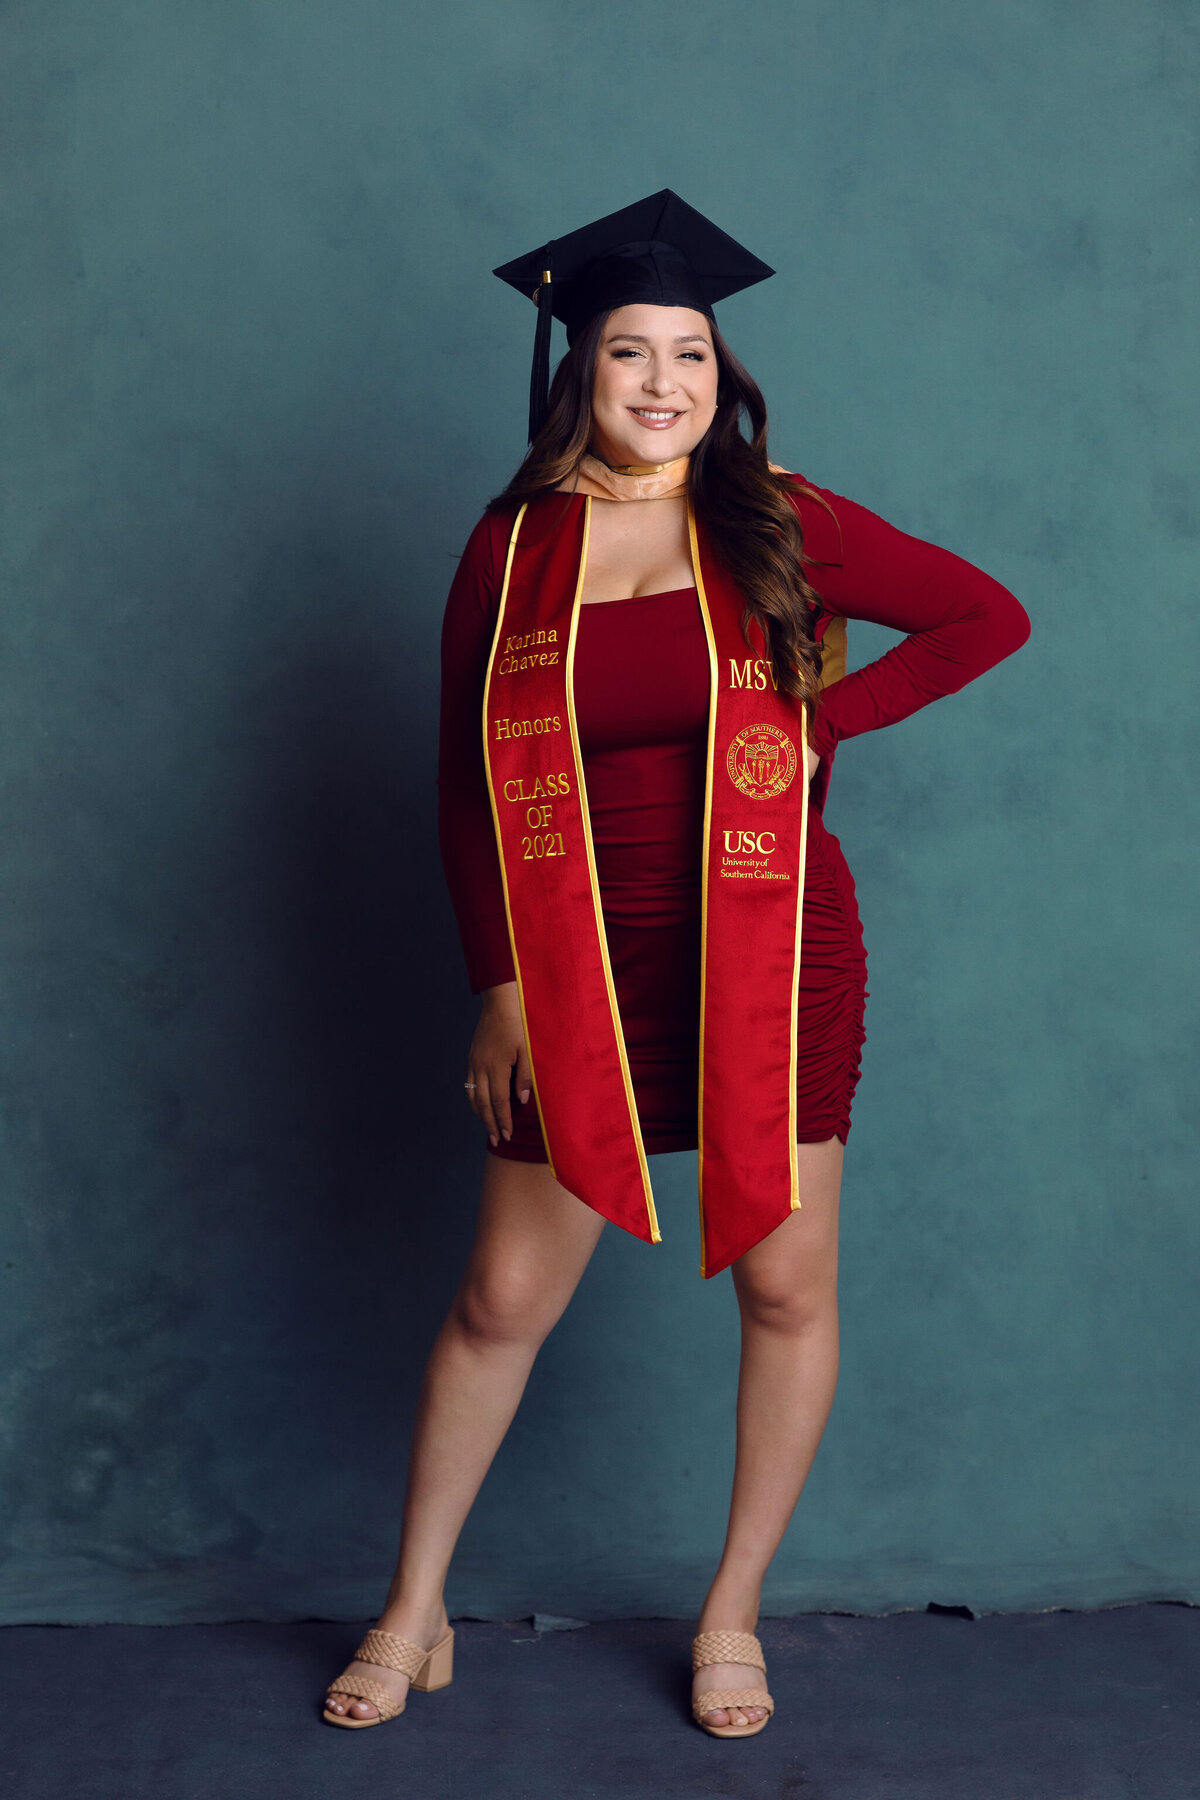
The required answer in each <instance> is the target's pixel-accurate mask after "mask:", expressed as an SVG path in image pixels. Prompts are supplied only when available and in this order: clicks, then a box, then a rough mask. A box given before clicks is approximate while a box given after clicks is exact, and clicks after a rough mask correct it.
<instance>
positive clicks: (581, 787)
mask: <svg viewBox="0 0 1200 1800" xmlns="http://www.w3.org/2000/svg"><path fill="white" fill-rule="evenodd" d="M591 530H592V500H591V495H590V494H589V495H587V496H585V498H584V502H583V545H582V548H581V550H580V553H579V575H578V578H577V580H576V582H575V597H574V599H573V600H572V602H571V629H570V636H569V637H568V639H567V667H566V690H567V721H568V724H569V726H570V730H571V750H572V753H573V755H574V758H575V780H576V782H577V784H578V795H579V812H580V818H581V821H582V824H583V844H584V849H585V850H586V851H587V864H588V881H589V883H590V885H591V890H592V905H593V907H594V908H595V912H596V931H597V933H598V935H599V938H600V962H601V966H602V968H603V970H604V985H605V987H606V988H607V989H608V1004H609V1009H610V1011H611V1013H612V1022H613V1031H614V1033H615V1035H616V1040H617V1055H618V1056H619V1057H620V1059H621V1079H622V1081H623V1082H624V1084H625V1098H626V1101H627V1102H628V1105H629V1123H630V1126H631V1128H632V1130H633V1142H634V1146H635V1148H636V1150H637V1158H638V1168H639V1169H640V1170H641V1175H642V1187H643V1190H644V1192H645V1195H646V1215H647V1217H648V1219H649V1221H650V1241H651V1243H652V1244H661V1242H662V1233H661V1231H660V1230H659V1229H658V1215H657V1213H656V1212H655V1210H654V1190H653V1189H652V1188H651V1186H650V1168H649V1165H648V1163H647V1162H646V1146H645V1144H644V1143H643V1142H642V1125H641V1120H640V1119H639V1118H638V1110H637V1100H636V1098H635V1096H634V1092H633V1075H632V1073H631V1071H630V1068H629V1055H628V1052H627V1051H626V1049H625V1029H624V1027H623V1025H622V1024H621V1011H620V1008H619V1007H618V1005H617V990H616V985H615V983H614V981H613V975H612V962H611V960H610V958H609V954H608V934H607V932H606V931H605V929H604V908H603V905H602V902H601V899H600V878H599V875H598V874H597V872H596V848H595V845H594V843H593V842H592V821H591V815H590V813H589V812H588V798H587V781H586V779H585V777H584V773H583V753H582V751H581V750H580V747H579V726H578V724H577V723H576V719H575V639H576V636H577V635H578V631H579V607H580V600H581V596H582V594H583V578H584V576H585V574H586V573H587V559H588V541H589V538H590V536H591Z"/></svg>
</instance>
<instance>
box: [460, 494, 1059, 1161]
mask: <svg viewBox="0 0 1200 1800" xmlns="http://www.w3.org/2000/svg"><path fill="white" fill-rule="evenodd" d="M819 491H824V490H819ZM825 497H826V498H827V499H828V501H829V503H830V505H831V506H832V507H833V508H834V511H835V513H836V518H837V525H838V527H840V532H838V531H835V532H834V536H833V539H832V544H833V549H832V551H829V552H828V553H829V554H830V555H831V556H832V555H836V556H838V557H839V559H840V561H839V563H838V564H837V565H836V566H835V565H834V564H833V563H832V562H831V563H830V565H829V566H827V567H822V568H817V569H809V570H808V571H807V573H808V576H809V580H810V582H811V583H812V585H813V586H814V587H815V588H816V589H817V592H818V593H819V594H820V596H821V599H822V602H823V605H824V606H825V607H826V608H827V610H829V611H830V612H833V613H838V614H842V615H843V616H845V617H848V618H862V619H871V620H874V621H876V622H877V623H879V624H882V625H888V626H891V627H892V628H893V629H899V630H902V631H906V632H907V633H908V634H909V635H908V637H907V638H906V639H905V640H904V642H903V643H900V644H897V645H896V646H895V647H894V648H893V649H891V650H889V651H888V652H887V653H886V655H884V656H882V657H879V658H877V659H876V660H875V661H874V662H873V663H870V664H868V665H867V667H866V668H864V669H859V670H855V671H854V672H852V673H851V674H849V675H846V676H844V677H843V678H842V679H841V680H840V681H836V682H833V683H832V684H831V685H830V686H829V687H828V688H826V689H825V690H824V693H823V695H822V699H821V705H820V707H819V709H818V714H817V719H816V723H815V725H814V731H813V737H812V744H813V749H814V750H815V751H817V752H818V753H819V754H820V755H821V756H822V759H823V760H822V766H821V768H820V769H819V771H818V774H817V776H816V778H815V779H814V782H813V784H812V790H811V799H812V804H811V805H810V808H809V831H808V852H807V863H806V873H805V885H804V917H803V926H802V937H801V963H800V993H799V1003H798V1004H799V1032H798V1045H799V1064H798V1076H797V1138H798V1140H799V1141H800V1142H801V1143H817V1142H823V1141H825V1140H826V1139H828V1138H831V1137H834V1136H837V1137H839V1138H840V1139H841V1140H842V1142H843V1143H845V1141H846V1137H847V1134H848V1133H849V1130H850V1107H851V1101H852V1099H853V1096H854V1090H855V1086H856V1084H857V1081H858V1074H859V1062H860V1055H861V1050H862V1044H863V1041H864V1035H865V1034H864V1030H863V1003H864V999H865V997H866V993H867V988H866V973H867V965H866V955H865V951H864V948H863V936H862V928H861V925H860V923H859V918H858V908H857V905H856V902H855V893H854V881H853V878H852V876H851V874H850V870H849V868H848V867H847V864H846V860H845V858H844V857H843V855H842V851H841V846H840V845H839V843H838V840H837V838H836V837H834V836H832V835H831V834H830V833H829V832H827V831H826V829H825V826H824V822H823V818H822V813H821V807H822V805H823V802H824V797H825V793H826V791H827V788H828V779H829V763H830V761H831V760H832V755H833V751H834V748H835V746H836V744H837V743H838V742H839V741H840V740H841V739H842V738H843V737H851V736H854V735H856V734H857V733H858V732H861V731H868V730H872V729H876V728H878V727H879V726H881V725H887V724H891V723H894V722H895V721H896V720H898V719H902V718H905V717H907V716H908V714H910V713H912V712H915V711H916V710H917V708H918V707H921V706H924V705H926V704H927V703H928V702H929V701H931V700H934V699H936V698H937V697H938V696H939V695H942V694H948V693H953V692H955V691H956V690H957V689H958V688H960V687H962V686H964V685H965V684H966V682H968V681H970V680H972V679H973V678H974V677H975V676H977V675H980V674H982V673H983V671H984V670H985V669H987V668H990V667H991V666H992V665H993V664H994V663H996V662H999V661H1000V660H1001V658H1002V657H1004V656H1007V655H1009V654H1010V653H1011V652H1012V651H1013V650H1016V649H1018V648H1019V647H1020V645H1021V644H1023V643H1024V641H1025V639H1026V638H1027V637H1028V635H1029V620H1028V618H1027V616H1026V614H1025V611H1024V609H1023V607H1021V605H1020V603H1019V602H1018V601H1017V600H1016V599H1015V598H1014V597H1013V596H1012V595H1011V594H1010V593H1009V592H1008V590H1007V589H1006V588H1003V587H1001V585H1000V584H999V582H996V581H994V580H993V579H992V577H991V576H989V575H985V574H984V573H983V572H982V571H981V570H979V569H976V568H975V567H974V566H973V565H972V564H970V563H967V562H964V561H963V560H962V558H961V557H957V556H955V555H953V553H952V552H950V551H948V550H943V549H941V548H939V547H938V546H937V545H935V544H929V543H926V542H924V541H923V540H921V539H918V538H913V537H909V536H908V535H907V534H906V533H904V532H901V531H898V530H897V529H896V528H895V527H894V526H891V525H888V524H887V523H886V522H885V521H884V520H883V519H881V518H879V517H878V516H877V515H876V514H874V513H871V512H869V511H868V510H867V509H866V508H865V507H861V506H858V505H856V504H855V503H854V502H852V501H848V500H845V499H842V498H841V497H840V496H838V495H835V494H831V493H826V494H825ZM626 504H636V503H635V502H634V503H630V502H627V503H626ZM810 509H811V511H810ZM802 519H803V523H804V527H805V549H806V552H808V553H810V554H815V553H816V552H815V551H813V550H811V549H810V539H811V540H819V541H820V543H822V544H824V545H826V546H828V545H829V544H830V542H831V540H830V523H829V515H828V514H821V513H820V512H819V509H817V508H816V506H815V503H812V502H809V503H806V506H805V510H804V512H803V513H802ZM822 521H824V522H822ZM508 530H509V520H508V519H507V517H506V516H504V515H497V514H493V515H485V517H484V518H483V519H482V520H481V521H480V523H479V524H478V525H477V526H476V528H475V531H474V532H473V533H472V536H471V539H470V541H469V543H468V545H467V550H466V553H465V554H464V556H463V559H462V562H461V563H460V565H459V569H458V573H457V575H456V576H455V579H454V582H453V585H452V587H451V591H450V596H449V599H448V601H447V605H446V614H445V621H444V625H443V631H442V712H441V731H440V747H439V760H438V795H439V807H438V818H439V836H440V842H441V849H442V860H443V865H444V868H445V871H446V878H447V882H448V885H449V888H450V895H451V899H452V902H453V905H454V909H455V914H456V917H457V919H458V924H459V931H460V935H461V937H462V942H463V950H464V954H465V957H466V962H467V972H468V976H469V979H470V983H471V988H472V991H473V992H476V993H477V992H479V991H480V989H482V988H484V987H491V986H493V985H495V984H496V983H499V982H504V981H511V980H512V979H513V974H514V971H513V963H512V955H511V951H510V948H509V941H508V926H507V921H506V917H505V911H504V898H503V890H502V887H501V882H500V868H499V859H498V855H497V851H496V842H495V834H494V830H493V826H492V818H491V810H490V806H489V802H488V795H487V783H486V777H485V774H484V767H483V751H482V744H481V729H480V721H481V715H482V706H483V684H484V676H485V672H486V668H487V660H488V654H489V650H490V647H491V641H492V635H493V631H494V626H495V620H496V613H497V609H498V605H499V595H500V581H501V579H502V576H503V569H504V560H505V549H506V545H507V539H508ZM821 554H822V555H824V554H826V552H825V551H822V552H821ZM632 643H636V646H637V650H638V654H637V655H636V656H631V655H630V653H629V652H630V645H631V644H632ZM708 702H709V669H708V651H707V645H706V639H705V634H704V626H703V622H702V619H701V616H700V609H699V602H698V600H697V597H696V592H695V589H694V588H687V589H680V590H678V591H676V592H674V593H665V594H648V595H642V596H640V597H639V598H637V599H630V600H614V601H605V602H598V603H594V604H589V605H584V606H583V607H582V608H581V610H580V624H579V635H578V641H577V645H576V655H575V706H576V717H577V721H578V726H579V738H580V749H581V753H582V757H583V765H584V776H585V780H586V784H587V799H588V810H589V817H590V819H591V827H592V835H593V840H594V843H595V852H596V869H597V875H598V879H599V886H600V894H601V900H602V903H603V911H604V923H605V931H606V935H607V938H608V946H609V953H610V957H611V960H612V969H613V980H614V984H615V987H616V993H617V1002H618V1006H619V1009H620V1014H621V1023H622V1026H623V1029H624V1033H625V1041H626V1045H627V1047H628V1052H629V1065H630V1071H631V1074H632V1077H633V1085H634V1094H635V1097H636V1100H637V1107H638V1115H639V1118H640V1121H641V1125H642V1131H643V1136H644V1140H645V1146H646V1150H647V1152H649V1153H651V1154H653V1153H654V1152H656V1151H668V1150H688V1149H692V1150H694V1149H695V1148H696V1142H697V1131H696V1123H697V1119H696V1108H697V1078H698V1069H697V1061H698V1052H699V1007H700V986H699V978H700V891H701V882H700V873H701V852H702V840H703V824H704V777H705V757H706V750H707V730H708ZM512 1115H513V1135H512V1138H511V1140H510V1141H509V1142H507V1143H505V1142H504V1141H503V1140H501V1142H500V1144H499V1145H497V1146H492V1145H490V1144H489V1145H488V1150H489V1151H490V1153H491V1154H492V1155H493V1156H501V1157H508V1158H515V1159H517V1160H520V1161H525V1162H544V1161H545V1160H546V1152H545V1147H544V1145H543V1143H542V1135H541V1128H540V1126H539V1123H538V1116H537V1107H536V1105H535V1103H534V1101H533V1100H532V1098H531V1099H530V1100H529V1102H528V1103H527V1104H526V1105H525V1106H522V1105H521V1104H520V1103H519V1101H518V1100H517V1099H516V1097H515V1091H514V1094H513V1103H512Z"/></svg>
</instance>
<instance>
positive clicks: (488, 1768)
mask: <svg viewBox="0 0 1200 1800" xmlns="http://www.w3.org/2000/svg"><path fill="white" fill-rule="evenodd" d="M360 1630H361V1627H358V1626H355V1625H337V1624H318V1623H308V1624H300V1625H253V1624H244V1625H194V1626H191V1625H189V1626H165V1627H164V1626H157V1627H156V1626H44V1625H26V1626H10V1627H8V1628H6V1629H3V1630H0V1672H2V1674H3V1679H4V1689H5V1695H6V1704H5V1709H4V1710H5V1714H6V1719H5V1724H4V1727H3V1731H2V1734H0V1735H2V1740H3V1748H2V1749H0V1791H2V1792H3V1795H4V1796H5V1800H51V1796H52V1797H53V1800H143V1797H145V1800H310V1797H311V1800H334V1797H336V1800H360V1797H361V1800H399V1797H400V1796H403V1797H404V1800H468V1797H469V1800H477V1797H478V1800H532V1797H534V1796H536V1797H537V1800H541V1797H542V1796H546V1797H549V1796H559V1795H561V1796H563V1800H591V1797H592V1796H597V1797H599V1796H605V1800H607V1797H608V1796H613V1797H616V1796H622V1797H625V1800H664V1796H669V1795H686V1796H688V1797H689V1800H701V1797H702V1796H705V1795H710V1794H720V1795H727V1796H736V1797H740V1800H900V1797H901V1796H903V1800H1196V1797H1197V1796H1200V1609H1198V1608H1192V1607H1185V1606H1176V1605H1147V1606H1130V1607H1118V1608H1114V1609H1111V1610H1109V1611H1104V1612H1093V1613H1062V1612H1060V1613H1034V1614H1007V1615H1000V1616H996V1617H988V1618H983V1619H976V1620H969V1619H961V1618H955V1617H947V1616H941V1615H932V1614H927V1613H901V1614H894V1615H892V1616H890V1617H887V1618H882V1619H865V1618H854V1617H848V1616H843V1615H839V1614H809V1615H802V1616H800V1617H797V1618H793V1619H766V1620H764V1621H763V1622H762V1626H761V1630H760V1634H759V1635H760V1636H761V1638H762V1641H763V1645H764V1648H765V1650H766V1654H767V1663H768V1670H769V1679H770V1684H771V1690H772V1692H773V1694H774V1696H775V1700H776V1705H777V1708H778V1710H777V1712H776V1715H775V1717H774V1718H773V1719H772V1720H771V1722H770V1724H769V1725H768V1726H767V1728H766V1730H765V1731H764V1732H762V1733H761V1735H760V1736H758V1737H756V1738H752V1739H749V1740H744V1741H738V1740H733V1741H720V1740H717V1739H714V1738H710V1737H707V1736H706V1735H705V1734H704V1733H702V1732H700V1731H698V1730H697V1729H696V1728H695V1726H693V1725H692V1724H691V1723H690V1717H689V1713H688V1708H687V1694H688V1687H689V1680H688V1652H689V1627H688V1626H687V1625H686V1624H685V1623H681V1622H676V1621H673V1620H663V1619H651V1620H632V1621H625V1622H619V1623H608V1624H602V1625H589V1626H586V1627H584V1628H583V1629H581V1630H576V1631H556V1632H548V1633H543V1634H539V1633H537V1632H535V1631H534V1630H533V1628H532V1626H531V1624H530V1623H529V1622H528V1621H524V1622H521V1623H515V1624H479V1623H472V1622H459V1624H458V1626H457V1643H456V1664H455V1679H454V1682H453V1684H452V1685H451V1686H450V1687H449V1688H446V1689H445V1690H443V1691H442V1692H440V1693H437V1694H428V1695H425V1694H417V1695H414V1697H413V1698H412V1700H411V1701H410V1703H409V1707H408V1710H407V1711H406V1712H405V1713H404V1715H403V1716H402V1717H401V1718H399V1719H396V1720H393V1721H391V1722H390V1723H388V1724H386V1725H381V1726H376V1727H374V1728H373V1729H371V1730H369V1731H358V1732H350V1731H340V1730H338V1729H336V1728H335V1727H333V1726H329V1725H325V1724H323V1723H322V1722H321V1719H320V1716H319V1712H320V1709H319V1704H318V1696H319V1695H320V1694H321V1693H322V1692H323V1690H324V1688H325V1686H326V1684H327V1683H328V1682H329V1681H330V1680H332V1678H333V1677H334V1676H335V1675H336V1674H337V1673H338V1672H339V1670H340V1669H341V1668H342V1667H343V1666H344V1663H345V1661H346V1660H347V1659H348V1657H349V1656H350V1654H351V1653H352V1651H353V1649H354V1646H355V1644H356V1642H357V1639H358V1635H359V1632H360ZM241 1695H245V1696H246V1698H241V1697H240V1696H241Z"/></svg>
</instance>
